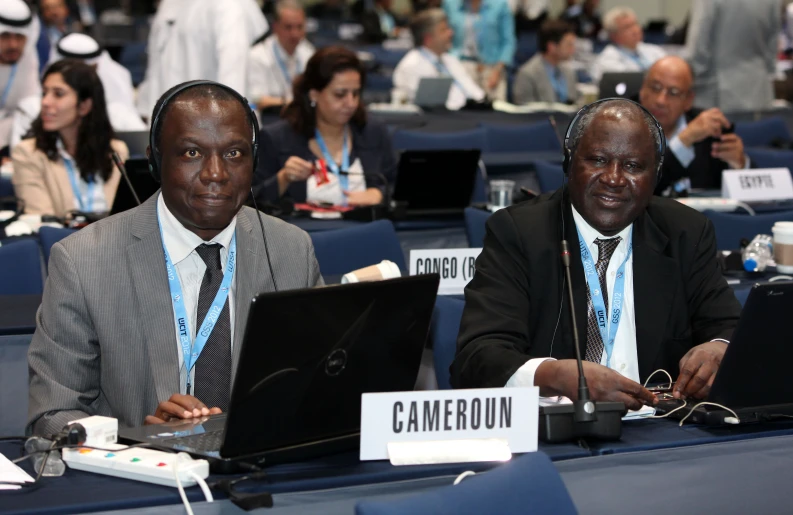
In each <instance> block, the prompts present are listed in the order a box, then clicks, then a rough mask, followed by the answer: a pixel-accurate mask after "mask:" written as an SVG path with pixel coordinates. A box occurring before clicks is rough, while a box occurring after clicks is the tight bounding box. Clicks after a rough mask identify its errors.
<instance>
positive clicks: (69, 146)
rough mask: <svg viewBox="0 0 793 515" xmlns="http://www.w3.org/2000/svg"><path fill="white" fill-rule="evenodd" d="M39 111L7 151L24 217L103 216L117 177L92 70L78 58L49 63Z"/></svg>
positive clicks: (118, 146)
mask: <svg viewBox="0 0 793 515" xmlns="http://www.w3.org/2000/svg"><path fill="white" fill-rule="evenodd" d="M42 88H43V96H42V99H41V113H40V114H39V117H38V118H37V119H36V120H35V121H34V122H33V127H32V129H31V131H30V133H29V134H28V136H29V138H28V139H24V140H22V141H21V142H20V143H19V144H18V145H17V146H16V147H14V149H13V150H12V152H11V158H12V160H13V164H14V175H13V178H12V181H13V184H14V190H15V192H16V196H17V198H20V199H22V200H23V201H24V203H25V212H26V213H28V214H39V215H55V216H57V217H60V218H68V217H69V216H70V215H71V213H73V212H81V213H105V212H107V211H109V210H110V208H111V206H112V205H113V198H114V197H115V195H116V188H117V187H118V182H119V178H120V173H119V171H118V170H117V169H116V167H115V166H114V165H113V161H112V159H111V154H112V153H113V152H116V153H118V154H119V156H120V157H121V159H122V160H126V159H127V157H128V155H129V151H128V150H127V146H126V145H125V144H124V142H122V141H119V140H115V139H113V128H112V127H111V125H110V121H109V119H108V116H107V110H106V107H105V92H104V89H103V88H102V82H101V81H100V80H99V77H98V76H97V73H96V69H95V68H94V67H93V66H90V65H88V64H85V63H84V62H82V61H80V60H76V59H64V60H62V61H58V62H56V63H53V64H52V65H50V66H49V67H48V68H47V70H46V71H45V72H44V77H43V79H42Z"/></svg>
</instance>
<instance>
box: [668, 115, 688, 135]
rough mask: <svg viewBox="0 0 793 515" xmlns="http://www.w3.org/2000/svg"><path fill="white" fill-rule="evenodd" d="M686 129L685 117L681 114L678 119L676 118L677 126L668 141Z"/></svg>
mask: <svg viewBox="0 0 793 515" xmlns="http://www.w3.org/2000/svg"><path fill="white" fill-rule="evenodd" d="M686 127H688V122H687V121H686V115H685V114H681V115H680V118H678V120H677V125H675V132H674V134H670V135H669V138H668V139H669V140H671V139H672V138H674V137H675V136H677V135H678V134H680V133H681V132H683V129H685V128H686Z"/></svg>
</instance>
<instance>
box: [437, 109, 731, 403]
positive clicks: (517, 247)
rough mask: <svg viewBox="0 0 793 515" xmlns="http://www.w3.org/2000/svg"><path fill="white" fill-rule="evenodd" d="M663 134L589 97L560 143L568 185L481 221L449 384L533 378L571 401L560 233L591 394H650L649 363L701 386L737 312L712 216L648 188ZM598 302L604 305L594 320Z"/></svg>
mask: <svg viewBox="0 0 793 515" xmlns="http://www.w3.org/2000/svg"><path fill="white" fill-rule="evenodd" d="M662 138H663V135H662V134H661V133H660V131H659V130H658V126H657V125H656V122H655V121H654V120H653V119H652V116H650V115H649V114H648V113H647V112H645V111H644V110H642V109H641V107H639V106H638V105H636V104H635V103H633V102H631V101H629V100H609V101H606V102H601V103H597V104H596V105H594V106H593V107H591V108H590V109H589V111H588V112H586V113H585V114H584V115H583V116H581V118H579V123H577V126H576V127H574V128H573V131H572V134H571V137H570V141H569V143H568V144H567V146H568V149H569V154H570V156H571V158H570V164H569V184H568V186H567V191H566V192H565V191H564V190H560V191H556V192H554V193H552V194H547V195H543V196H541V197H538V198H536V199H533V200H530V201H528V202H523V203H521V204H517V205H514V206H511V207H509V208H506V209H503V210H501V211H498V212H496V213H495V214H494V215H493V216H491V217H490V219H489V220H488V222H487V234H486V236H485V242H484V248H483V250H482V253H481V255H480V256H479V258H478V259H477V262H476V274H475V275H474V278H473V280H472V281H471V282H470V284H469V285H468V286H467V288H466V290H465V300H466V303H465V311H464V313H463V317H462V322H461V325H460V334H459V337H458V342H457V355H456V357H455V360H454V362H453V364H452V366H451V380H452V385H453V386H454V387H456V388H468V387H498V386H505V385H506V386H532V385H537V386H539V387H540V393H541V395H544V396H552V395H565V396H567V397H571V398H575V396H576V392H577V386H578V384H577V378H578V372H577V368H576V362H575V359H573V358H574V357H575V350H574V348H573V339H572V329H571V324H570V307H569V303H568V299H567V293H566V292H567V290H566V289H565V285H564V282H563V276H564V273H563V272H564V269H563V267H562V263H561V260H560V254H561V239H562V238H563V237H564V238H565V239H566V240H567V241H568V242H569V243H570V249H571V253H570V254H571V274H572V287H573V292H574V297H575V319H576V325H577V327H578V328H579V334H580V339H581V341H580V344H581V354H582V356H586V357H587V360H588V361H586V362H585V363H584V373H585V374H586V376H587V380H588V382H589V388H590V391H591V393H592V395H593V398H594V400H598V401H606V400H613V401H621V402H624V403H625V404H626V406H627V407H628V408H629V409H637V408H639V407H640V406H641V405H642V404H650V403H653V402H654V401H655V398H654V396H653V395H652V394H651V393H650V392H649V391H647V390H646V389H645V388H643V387H642V386H641V384H639V383H640V381H642V382H643V381H645V380H646V379H647V378H648V377H649V376H650V374H651V373H652V372H654V371H655V370H657V369H665V370H667V371H668V372H669V373H670V374H672V375H673V376H675V375H677V376H678V379H677V381H676V383H675V386H674V394H675V395H676V396H677V397H695V398H702V397H704V396H705V395H707V393H708V391H709V389H710V385H711V384H712V382H713V378H714V376H715V374H716V370H717V369H718V366H719V363H720V362H721V358H722V356H723V355H724V351H725V349H726V342H727V341H729V339H730V337H731V335H732V332H733V329H734V328H735V325H736V323H737V320H738V316H739V315H740V309H741V308H740V305H739V304H738V301H737V300H736V299H735V296H734V294H733V293H732V290H731V289H730V287H729V286H728V285H727V283H726V282H725V280H724V278H723V277H722V275H721V272H720V271H719V268H718V265H717V263H716V241H715V236H714V231H713V226H712V224H711V223H710V221H709V220H708V219H707V218H705V217H704V216H703V215H702V214H700V213H698V212H696V211H694V210H692V209H690V208H688V207H686V206H684V205H682V204H679V203H677V202H676V201H673V200H670V199H664V198H659V197H654V196H653V189H654V186H655V182H656V177H657V170H658V167H659V166H660V164H661V157H662V154H661V152H662V150H663V144H662ZM579 236H580V239H581V243H582V244H581V245H580V248H579ZM615 236H616V237H618V238H615ZM601 258H602V259H601ZM594 261H597V263H596V264H593V263H594ZM584 262H586V263H587V264H588V267H587V268H588V270H589V273H586V274H585V268H584V264H583V263H584ZM593 273H594V274H596V275H595V276H594V278H593V276H592V274H593ZM601 292H603V293H607V295H602V293H601ZM590 299H592V300H591V301H590ZM617 299H619V300H617ZM610 301H612V302H613V305H609V302H610ZM596 310H598V311H600V312H605V313H607V317H604V318H605V319H606V320H607V321H608V323H604V324H602V325H603V326H604V327H602V328H599V325H598V323H597V320H598V317H596V316H595V315H594V313H595V311H596ZM615 321H616V326H615V324H614V322H615ZM604 336H605V337H604ZM604 342H605V343H604ZM549 358H551V359H549Z"/></svg>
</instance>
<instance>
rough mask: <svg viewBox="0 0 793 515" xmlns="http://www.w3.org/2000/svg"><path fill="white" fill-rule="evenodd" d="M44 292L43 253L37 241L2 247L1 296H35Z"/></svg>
mask: <svg viewBox="0 0 793 515" xmlns="http://www.w3.org/2000/svg"><path fill="white" fill-rule="evenodd" d="M42 291H44V275H43V273H42V269H41V253H40V252H39V244H38V242H37V241H35V240H19V241H14V242H11V243H6V244H4V245H3V246H2V247H0V295H35V294H40V293H41V292H42Z"/></svg>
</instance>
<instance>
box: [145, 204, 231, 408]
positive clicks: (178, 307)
mask: <svg viewBox="0 0 793 515" xmlns="http://www.w3.org/2000/svg"><path fill="white" fill-rule="evenodd" d="M157 223H158V224H159V226H160V237H161V238H162V240H163V243H162V249H163V251H164V254H165V270H166V271H167V272H168V287H169V288H170V289H171V300H173V309H174V312H175V313H176V320H175V323H176V330H177V331H178V332H179V345H180V346H181V347H182V355H183V356H184V364H185V367H187V394H188V395H190V371H191V370H192V369H193V367H194V366H195V364H196V361H198V356H200V355H201V351H202V350H204V345H206V343H207V340H208V339H209V335H211V334H212V330H213V329H214V328H215V324H216V323H217V321H218V317H219V316H220V313H221V311H223V306H224V305H225V304H226V300H227V299H228V296H229V291H230V289H231V281H232V280H233V278H234V265H235V263H236V258H237V233H236V231H235V232H234V235H233V236H232V237H231V244H230V245H229V257H228V259H227V260H226V271H225V272H224V273H223V281H222V282H221V283H220V288H219V289H218V292H217V293H216V294H215V298H214V299H213V300H212V305H211V306H209V311H207V314H206V316H205V317H204V321H203V322H202V323H201V327H200V328H199V329H198V331H196V338H195V342H191V341H190V333H189V330H190V328H189V326H188V324H187V321H188V318H187V308H185V305H184V295H182V284H181V283H180V282H179V276H178V275H177V274H176V267H175V266H174V264H173V262H172V261H171V256H170V255H169V254H168V248H167V247H166V246H165V237H164V236H163V232H162V222H161V221H160V213H159V210H158V211H157Z"/></svg>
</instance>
